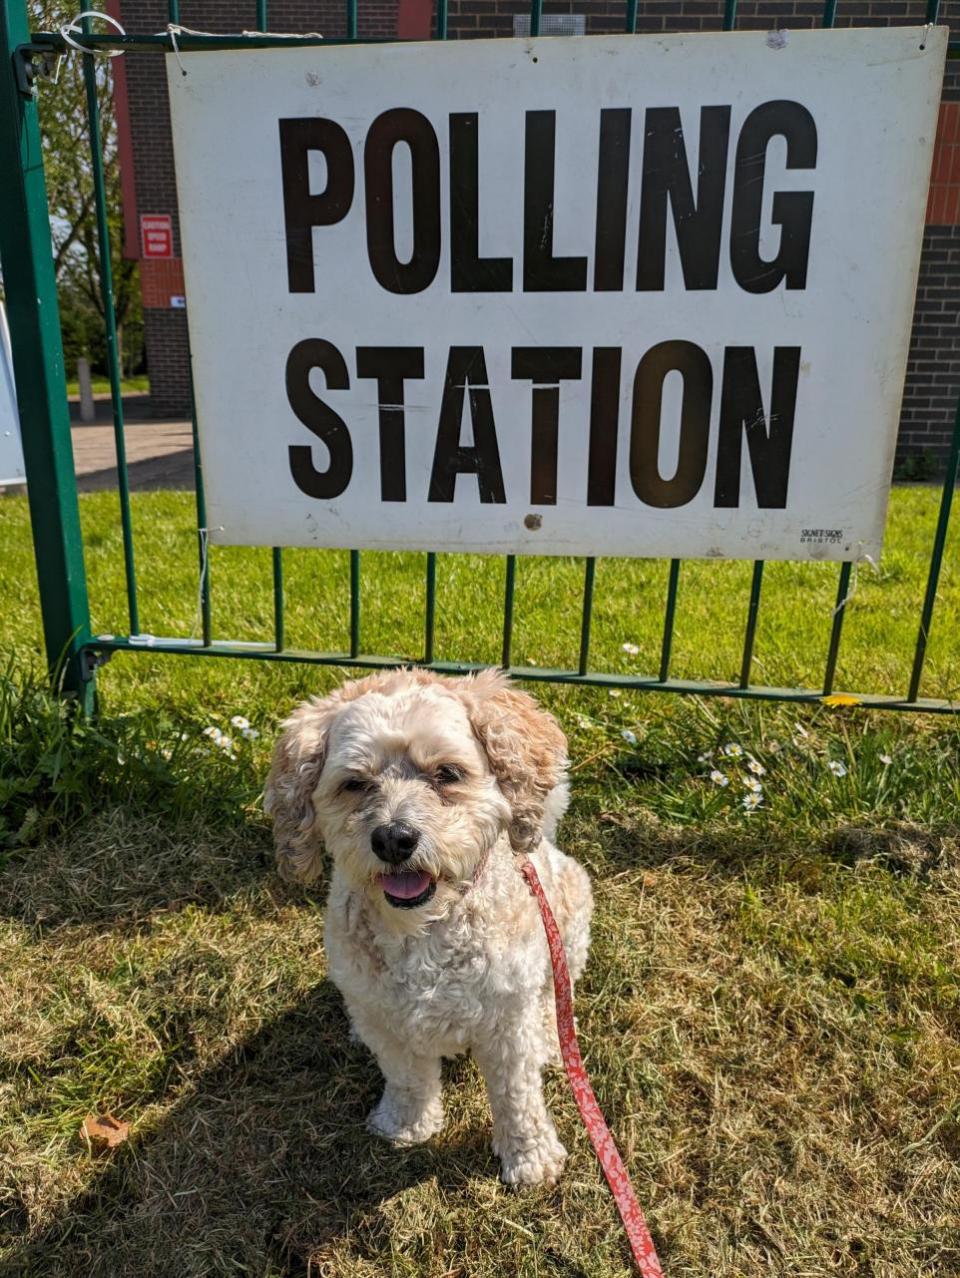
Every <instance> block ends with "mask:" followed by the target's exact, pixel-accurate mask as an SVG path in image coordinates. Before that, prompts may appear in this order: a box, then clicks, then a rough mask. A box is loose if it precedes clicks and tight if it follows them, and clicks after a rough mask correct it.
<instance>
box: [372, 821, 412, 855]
mask: <svg viewBox="0 0 960 1278" xmlns="http://www.w3.org/2000/svg"><path fill="white" fill-rule="evenodd" d="M419 842H420V831H419V830H415V829H414V828H413V826H412V825H407V823H406V821H391V822H390V824H389V825H378V826H377V828H376V829H375V830H374V832H373V834H371V835H370V844H371V846H372V847H373V850H374V852H376V854H377V856H378V857H379V858H380V860H381V861H386V862H387V863H388V864H390V865H396V864H397V863H398V862H400V861H405V860H406V859H407V857H408V856H410V855H411V853H412V852H413V849H414V848H415V847H416V846H417V844H418V843H419Z"/></svg>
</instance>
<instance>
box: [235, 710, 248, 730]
mask: <svg viewBox="0 0 960 1278" xmlns="http://www.w3.org/2000/svg"><path fill="white" fill-rule="evenodd" d="M230 722H231V723H232V724H233V726H234V727H235V728H239V729H240V730H241V732H242V731H243V729H244V728H249V727H250V720H249V719H245V718H244V717H243V715H242V714H235V715H234V716H233V718H232V719H231V720H230Z"/></svg>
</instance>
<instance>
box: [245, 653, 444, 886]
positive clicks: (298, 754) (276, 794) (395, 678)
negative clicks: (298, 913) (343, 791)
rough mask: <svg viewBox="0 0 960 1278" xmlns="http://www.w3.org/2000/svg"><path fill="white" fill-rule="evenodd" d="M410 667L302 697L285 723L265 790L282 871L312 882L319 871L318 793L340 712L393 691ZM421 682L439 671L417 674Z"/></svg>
mask: <svg viewBox="0 0 960 1278" xmlns="http://www.w3.org/2000/svg"><path fill="white" fill-rule="evenodd" d="M404 673H405V672H400V671H394V670H387V671H380V672H378V673H376V674H372V675H367V677H366V678H365V679H351V680H350V681H349V682H348V683H345V684H343V686H342V687H340V688H337V690H336V691H335V692H331V693H330V695H329V696H328V697H311V698H310V700H309V701H304V702H301V704H300V705H299V706H297V708H296V710H294V712H293V714H292V715H291V716H290V718H289V719H286V720H285V721H284V722H283V723H282V724H281V725H280V726H281V727H282V728H283V734H282V735H281V737H280V739H279V741H278V742H277V744H276V746H275V747H274V751H273V761H272V763H271V765H270V774H269V776H268V777H267V784H266V786H265V787H264V793H263V810H264V812H266V813H267V815H268V816H270V817H272V818H273V845H274V849H275V852H276V857H277V869H278V870H279V871H280V874H281V877H282V878H285V879H290V880H292V881H293V882H296V883H312V882H313V881H314V880H315V879H316V878H317V877H318V876H319V874H320V858H321V856H322V854H323V847H322V846H321V843H320V838H319V836H318V834H317V832H316V830H315V828H314V827H315V825H316V817H317V814H316V811H315V810H314V806H313V793H314V791H315V790H316V788H317V784H318V782H319V780H320V773H321V772H322V771H323V764H324V759H325V757H326V752H327V738H328V737H329V735H330V729H331V727H332V726H333V722H334V720H335V719H336V717H337V715H338V714H339V713H340V711H341V710H342V709H343V707H344V705H346V703H347V702H348V701H356V699H357V698H358V697H363V696H365V695H366V694H367V693H368V692H376V691H389V690H390V689H391V688H392V687H393V686H394V685H396V684H397V683H399V682H400V680H401V678H402V677H403V675H404ZM416 677H417V679H418V681H419V682H425V681H426V680H427V679H430V678H434V677H435V676H430V675H427V674H426V673H424V674H422V675H420V674H419V672H418V674H417V676H416Z"/></svg>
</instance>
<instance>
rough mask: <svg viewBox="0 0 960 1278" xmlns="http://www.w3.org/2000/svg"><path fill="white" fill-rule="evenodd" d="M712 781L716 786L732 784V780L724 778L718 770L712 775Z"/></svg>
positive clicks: (715, 769)
mask: <svg viewBox="0 0 960 1278" xmlns="http://www.w3.org/2000/svg"><path fill="white" fill-rule="evenodd" d="M710 780H711V781H712V782H713V784H714V785H729V784H730V778H729V777H727V776H724V774H723V773H722V772H720V771H719V770H718V769H717V768H714V769H713V771H712V772H711V773H710Z"/></svg>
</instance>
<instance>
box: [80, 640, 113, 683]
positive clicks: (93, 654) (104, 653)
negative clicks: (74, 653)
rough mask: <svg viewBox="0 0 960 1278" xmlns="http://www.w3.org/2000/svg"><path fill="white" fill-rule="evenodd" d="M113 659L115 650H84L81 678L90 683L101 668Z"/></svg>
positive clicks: (81, 660) (81, 661)
mask: <svg viewBox="0 0 960 1278" xmlns="http://www.w3.org/2000/svg"><path fill="white" fill-rule="evenodd" d="M112 658H113V649H112V648H108V649H103V648H84V649H83V651H82V652H81V653H80V677H81V678H82V679H83V682H84V683H89V682H90V680H91V679H92V678H93V676H94V675H95V674H96V672H97V671H98V670H99V668H100V667H101V666H105V665H106V664H107V662H108V661H110V660H111V659H112Z"/></svg>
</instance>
